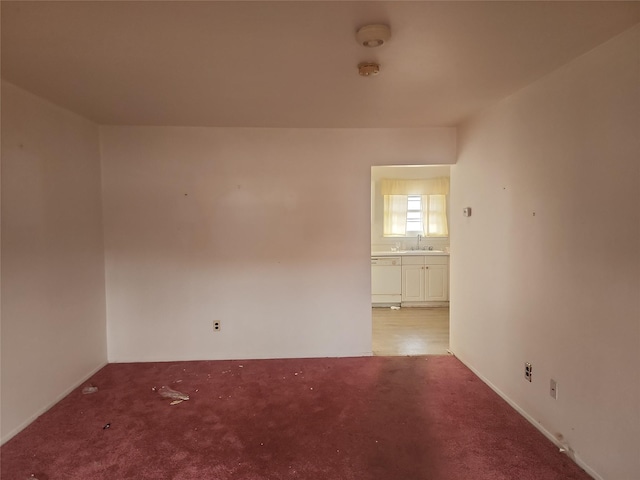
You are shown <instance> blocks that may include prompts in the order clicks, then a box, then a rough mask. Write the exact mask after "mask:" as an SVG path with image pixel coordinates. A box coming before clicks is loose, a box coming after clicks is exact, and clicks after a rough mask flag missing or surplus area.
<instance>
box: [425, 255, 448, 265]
mask: <svg viewBox="0 0 640 480" xmlns="http://www.w3.org/2000/svg"><path fill="white" fill-rule="evenodd" d="M423 258H424V264H425V265H448V264H449V257H447V256H446V255H429V256H428V257H423Z"/></svg>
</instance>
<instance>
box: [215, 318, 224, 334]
mask: <svg viewBox="0 0 640 480" xmlns="http://www.w3.org/2000/svg"><path fill="white" fill-rule="evenodd" d="M221 326H222V322H221V321H220V320H214V321H213V331H214V332H219V331H220V327H221Z"/></svg>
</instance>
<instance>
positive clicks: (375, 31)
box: [356, 24, 391, 47]
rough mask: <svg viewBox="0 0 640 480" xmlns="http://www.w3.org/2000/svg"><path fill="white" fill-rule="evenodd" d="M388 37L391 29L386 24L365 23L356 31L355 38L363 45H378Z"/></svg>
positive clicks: (383, 42) (387, 39)
mask: <svg viewBox="0 0 640 480" xmlns="http://www.w3.org/2000/svg"><path fill="white" fill-rule="evenodd" d="M390 38H391V29H390V28H389V26H388V25H380V24H378V25H365V26H364V27H362V28H361V29H360V30H358V33H356V40H357V41H358V43H359V44H360V45H363V46H365V47H379V46H381V45H383V44H385V43H386V42H388V41H389V39H390Z"/></svg>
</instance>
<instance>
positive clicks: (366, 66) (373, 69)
mask: <svg viewBox="0 0 640 480" xmlns="http://www.w3.org/2000/svg"><path fill="white" fill-rule="evenodd" d="M358 73H359V74H360V75H362V76H363V77H372V76H373V75H377V74H378V73H380V65H379V64H377V63H374V62H363V63H360V64H358Z"/></svg>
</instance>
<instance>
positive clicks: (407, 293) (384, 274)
mask: <svg viewBox="0 0 640 480" xmlns="http://www.w3.org/2000/svg"><path fill="white" fill-rule="evenodd" d="M449 179H450V167H449V166H448V165H420V166H413V165H399V166H380V167H371V325H372V351H373V354H374V355H383V356H396V355H402V356H406V355H445V354H447V353H448V351H449V258H450V255H449V235H450V233H449V229H448V223H449V222H448V217H449V209H448V198H449Z"/></svg>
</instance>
